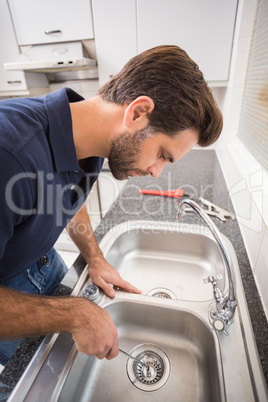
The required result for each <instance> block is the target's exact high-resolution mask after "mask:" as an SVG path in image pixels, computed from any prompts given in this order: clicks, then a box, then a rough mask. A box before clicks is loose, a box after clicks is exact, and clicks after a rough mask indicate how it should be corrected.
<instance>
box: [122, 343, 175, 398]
mask: <svg viewBox="0 0 268 402" xmlns="http://www.w3.org/2000/svg"><path fill="white" fill-rule="evenodd" d="M130 354H131V356H133V357H135V358H136V359H138V360H140V362H141V364H139V363H137V362H136V361H133V360H132V359H128V360H127V366H126V368H127V374H128V377H129V379H130V381H131V382H132V384H133V385H135V387H137V388H139V389H141V390H142V391H156V390H157V389H159V388H161V387H162V386H163V385H164V384H165V383H166V381H167V379H168V377H169V373H170V363H169V359H168V357H167V355H166V354H165V352H164V351H163V350H162V349H161V348H159V346H156V345H153V344H145V343H144V344H142V345H138V346H136V347H135V348H134V349H132V351H131V352H130ZM142 363H144V364H142Z"/></svg>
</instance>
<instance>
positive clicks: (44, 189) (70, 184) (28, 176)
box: [0, 88, 103, 280]
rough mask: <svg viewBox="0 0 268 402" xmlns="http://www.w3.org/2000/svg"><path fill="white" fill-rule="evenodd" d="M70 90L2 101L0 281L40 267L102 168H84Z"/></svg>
mask: <svg viewBox="0 0 268 402" xmlns="http://www.w3.org/2000/svg"><path fill="white" fill-rule="evenodd" d="M81 100H83V98H82V97H81V96H80V95H78V94H77V93H76V92H74V91H73V90H71V89H69V88H64V89H61V90H59V91H57V92H55V93H52V94H48V95H46V96H44V97H36V98H18V99H10V100H4V101H1V102H0V188H1V193H0V280H3V279H8V278H10V277H12V276H15V275H17V274H19V273H21V272H23V271H24V270H25V269H27V268H28V267H30V266H31V265H32V264H33V263H35V262H36V261H37V260H38V259H39V258H40V257H41V256H42V255H44V254H45V253H46V252H48V251H49V250H50V249H51V247H53V245H54V244H55V242H56V240H57V238H58V237H59V235H60V234H61V232H62V230H63V229H64V228H65V227H66V225H67V224H68V222H69V221H70V219H71V218H72V217H73V216H74V215H75V213H76V212H77V211H78V210H79V208H80V207H81V206H82V204H83V203H84V201H85V199H86V197H87V195H88V193H89V191H90V189H91V187H92V185H93V183H94V182H95V180H96V179H97V177H98V174H99V172H100V170H101V168H102V165H103V159H102V158H98V157H91V158H87V159H84V160H82V161H80V162H82V165H81V166H83V169H82V168H81V167H80V166H79V164H78V161H77V158H76V152H75V147H74V141H73V132H72V119H71V112H70V105H69V103H70V102H78V101H81Z"/></svg>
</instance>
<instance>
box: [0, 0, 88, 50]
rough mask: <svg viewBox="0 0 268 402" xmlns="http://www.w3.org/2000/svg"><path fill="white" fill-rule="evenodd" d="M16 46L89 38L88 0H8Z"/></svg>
mask: <svg viewBox="0 0 268 402" xmlns="http://www.w3.org/2000/svg"><path fill="white" fill-rule="evenodd" d="M8 2H9V6H10V11H11V14H12V19H13V22H14V27H15V30H16V35H17V39H18V43H19V45H33V44H39V43H51V42H68V41H72V40H82V39H91V38H93V37H94V35H93V24H92V14H91V4H90V0H75V1H74V0H8Z"/></svg>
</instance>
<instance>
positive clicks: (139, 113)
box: [124, 96, 154, 130]
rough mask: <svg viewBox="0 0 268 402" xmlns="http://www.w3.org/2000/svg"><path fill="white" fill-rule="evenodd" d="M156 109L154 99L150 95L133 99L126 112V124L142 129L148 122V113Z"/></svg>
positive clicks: (129, 126)
mask: <svg viewBox="0 0 268 402" xmlns="http://www.w3.org/2000/svg"><path fill="white" fill-rule="evenodd" d="M153 110H154V101H153V100H152V99H151V98H150V97H149V96H139V97H138V98H136V99H135V100H134V101H132V102H131V103H130V104H129V105H128V106H127V108H126V110H125V113H124V125H125V126H126V127H128V128H131V127H135V129H137V130H142V129H143V128H144V127H146V126H147V124H148V118H147V113H151V112H152V111H153Z"/></svg>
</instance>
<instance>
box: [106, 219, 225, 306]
mask: <svg viewBox="0 0 268 402" xmlns="http://www.w3.org/2000/svg"><path fill="white" fill-rule="evenodd" d="M120 226H121V227H119V228H118V230H117V231H116V232H112V233H110V237H109V238H107V237H106V238H104V240H103V241H102V242H101V248H102V250H103V252H104V254H105V255H106V259H107V261H108V262H109V263H110V264H111V265H112V266H113V267H115V268H116V269H117V270H118V271H119V272H120V274H121V276H122V277H123V278H124V279H125V280H127V281H129V282H130V283H132V284H134V285H135V286H136V287H137V288H139V289H141V290H142V293H143V294H149V295H152V294H156V293H157V292H158V291H159V292H161V290H162V289H163V290H162V293H164V292H165V291H164V290H165V289H166V290H167V291H170V292H166V293H168V294H170V295H171V296H172V297H174V298H176V299H179V300H195V301H196V300H198V301H205V300H212V298H213V294H212V291H211V286H205V285H204V282H203V280H204V279H205V278H207V277H208V276H209V275H215V273H216V274H219V275H222V277H223V278H222V280H221V281H220V282H219V286H220V287H221V289H222V290H223V291H224V290H225V285H226V278H225V277H226V274H225V269H224V263H223V260H222V257H221V254H220V252H219V249H218V246H217V244H216V243H215V241H214V240H213V238H212V237H211V235H210V232H209V231H208V229H207V228H205V227H203V226H192V227H191V228H192V230H191V232H186V231H185V226H181V225H174V224H170V225H169V227H168V229H167V225H166V224H164V223H163V222H155V223H154V225H153V226H152V223H150V224H149V225H147V224H146V223H144V222H143V223H140V225H139V224H136V225H133V226H131V225H130V224H122V225H120ZM111 237H112V238H113V244H112V245H111Z"/></svg>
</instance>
